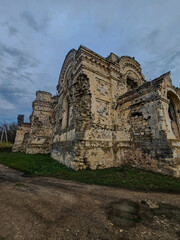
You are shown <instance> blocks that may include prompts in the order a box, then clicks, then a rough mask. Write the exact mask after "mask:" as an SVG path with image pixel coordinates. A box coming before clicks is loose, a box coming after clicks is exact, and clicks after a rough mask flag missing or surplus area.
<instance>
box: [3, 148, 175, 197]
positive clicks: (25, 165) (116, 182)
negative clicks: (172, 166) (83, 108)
mask: <svg viewBox="0 0 180 240" xmlns="http://www.w3.org/2000/svg"><path fill="white" fill-rule="evenodd" d="M0 163H1V164H4V165H6V166H9V167H11V168H14V169H17V170H20V171H22V172H24V173H25V174H26V175H32V176H48V177H56V178H61V179H66V180H73V181H79V182H83V183H88V184H99V185H106V186H114V187H121V188H128V189H132V190H145V191H161V192H176V193H180V179H177V178H174V177H170V176H164V175H162V174H159V173H153V172H151V171H145V170H140V169H136V168H132V167H126V166H123V167H119V168H108V169H101V170H80V171H74V170H72V169H69V168H67V167H66V166H64V165H62V164H60V163H59V162H58V161H56V160H53V159H52V158H51V157H50V155H44V154H35V155H31V154H25V153H12V152H1V153H0Z"/></svg>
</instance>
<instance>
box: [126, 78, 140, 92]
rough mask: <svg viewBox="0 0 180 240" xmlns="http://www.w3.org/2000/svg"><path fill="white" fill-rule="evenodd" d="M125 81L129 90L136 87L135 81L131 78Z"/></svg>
mask: <svg viewBox="0 0 180 240" xmlns="http://www.w3.org/2000/svg"><path fill="white" fill-rule="evenodd" d="M126 82H127V86H128V88H129V89H130V90H132V89H134V88H136V87H138V84H137V82H135V81H134V80H132V79H131V78H127V80H126Z"/></svg>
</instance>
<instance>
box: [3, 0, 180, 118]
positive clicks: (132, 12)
mask: <svg viewBox="0 0 180 240" xmlns="http://www.w3.org/2000/svg"><path fill="white" fill-rule="evenodd" d="M80 44H82V45H84V46H86V47H88V48H90V49H91V50H93V51H95V52H97V53H98V54H100V55H102V56H104V57H107V56H108V55H109V53H110V52H114V53H115V54H117V55H119V56H123V55H128V56H132V57H133V56H134V57H135V58H136V60H137V61H138V62H139V63H140V64H141V66H142V71H143V74H144V75H145V78H146V80H150V79H154V78H156V77H158V76H160V75H161V74H163V73H165V72H167V71H171V78H172V80H173V83H174V85H175V86H176V87H180V1H179V0H171V1H170V0H0V122H3V121H5V122H12V121H16V117H17V115H18V114H25V115H26V120H28V117H29V115H30V114H31V112H32V101H33V100H34V99H35V92H36V91H37V90H44V91H49V92H51V93H52V94H55V93H56V85H57V82H58V77H59V73H60V70H61V66H62V63H63V61H64V58H65V56H66V54H67V53H68V51H69V50H70V49H72V48H75V49H77V48H78V47H79V45H80Z"/></svg>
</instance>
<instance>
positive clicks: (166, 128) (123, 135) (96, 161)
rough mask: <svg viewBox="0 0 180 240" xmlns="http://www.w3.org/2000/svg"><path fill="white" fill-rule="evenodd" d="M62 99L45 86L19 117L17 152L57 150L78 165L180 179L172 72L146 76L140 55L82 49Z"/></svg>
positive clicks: (63, 81) (63, 80)
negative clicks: (28, 110) (133, 169)
mask: <svg viewBox="0 0 180 240" xmlns="http://www.w3.org/2000/svg"><path fill="white" fill-rule="evenodd" d="M57 92H58V94H57V95H56V96H52V95H51V94H50V93H48V92H43V91H37V92H36V99H35V101H34V102H33V105H32V107H33V112H32V114H31V116H30V123H24V116H23V115H19V116H18V130H17V133H16V140H15V143H14V146H13V151H15V152H16V151H24V152H26V153H32V154H34V153H51V156H52V158H54V159H56V160H58V161H59V162H61V163H63V164H65V165H66V166H68V167H71V168H73V169H75V170H78V169H85V168H91V169H97V168H109V167H119V166H122V165H129V166H134V167H138V168H144V169H149V170H152V171H156V172H161V173H164V174H168V175H173V176H176V177H179V176H180V89H179V88H175V87H174V86H173V85H172V81H171V78H170V72H167V73H165V74H163V75H161V76H160V77H158V78H156V79H154V80H153V81H150V82H149V81H146V80H145V78H144V76H143V74H142V71H141V66H140V64H139V63H138V62H137V61H136V60H135V58H134V57H128V56H122V57H119V56H117V55H115V54H113V53H111V54H110V55H109V56H108V57H107V58H104V57H102V56H100V55H98V54H97V53H95V52H93V51H91V50H89V49H88V48H86V47H84V46H80V47H79V49H78V50H75V49H72V50H71V51H70V52H69V53H68V54H67V56H66V58H65V60H64V63H63V66H62V69H61V73H60V77H59V81H58V85H57Z"/></svg>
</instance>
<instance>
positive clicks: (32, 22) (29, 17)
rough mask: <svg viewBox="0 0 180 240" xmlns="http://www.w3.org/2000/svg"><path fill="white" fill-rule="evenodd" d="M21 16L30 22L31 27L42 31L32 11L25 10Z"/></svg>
mask: <svg viewBox="0 0 180 240" xmlns="http://www.w3.org/2000/svg"><path fill="white" fill-rule="evenodd" d="M21 16H22V18H23V19H24V20H25V21H26V23H27V24H28V26H29V27H31V28H32V29H34V30H35V31H37V32H39V31H40V28H39V25H38V23H37V22H36V20H35V19H34V17H33V16H32V14H31V13H30V12H28V11H24V12H23V13H22V14H21Z"/></svg>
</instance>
